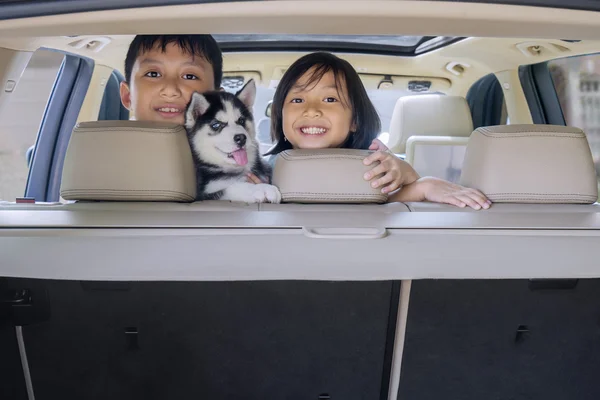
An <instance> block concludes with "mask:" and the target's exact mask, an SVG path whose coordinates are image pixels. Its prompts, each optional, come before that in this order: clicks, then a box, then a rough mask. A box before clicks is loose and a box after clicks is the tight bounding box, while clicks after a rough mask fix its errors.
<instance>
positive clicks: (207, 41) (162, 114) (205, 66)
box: [120, 35, 223, 125]
mask: <svg viewBox="0 0 600 400" xmlns="http://www.w3.org/2000/svg"><path fill="white" fill-rule="evenodd" d="M222 78H223V56H222V54H221V50H220V49H219V46H218V44H217V42H216V41H215V39H214V38H213V37H212V36H211V35H137V36H136V37H135V38H134V39H133V41H132V42H131V44H130V45H129V50H128V51H127V57H126V58H125V81H124V82H122V83H121V87H120V94H121V102H122V103H123V106H124V107H125V108H127V109H128V110H129V111H130V112H131V113H132V114H133V116H134V117H135V119H136V120H140V121H157V122H160V121H164V122H172V123H178V124H181V125H183V123H184V114H183V113H184V112H185V107H186V105H187V103H188V102H189V101H190V99H191V97H192V93H193V92H194V91H197V92H200V93H202V92H206V91H209V90H215V88H220V86H221V79H222Z"/></svg>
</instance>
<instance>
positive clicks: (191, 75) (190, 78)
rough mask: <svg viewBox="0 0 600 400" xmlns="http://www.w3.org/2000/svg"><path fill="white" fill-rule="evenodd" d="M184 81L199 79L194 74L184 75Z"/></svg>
mask: <svg viewBox="0 0 600 400" xmlns="http://www.w3.org/2000/svg"><path fill="white" fill-rule="evenodd" d="M183 79H189V80H196V79H198V77H197V76H196V75H194V74H185V75H183Z"/></svg>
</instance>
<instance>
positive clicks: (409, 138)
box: [388, 94, 473, 182]
mask: <svg viewBox="0 0 600 400" xmlns="http://www.w3.org/2000/svg"><path fill="white" fill-rule="evenodd" d="M472 130H473V121H472V119H471V111H470V109H469V106H468V104H467V101H466V100H465V99H464V98H463V97H460V96H445V95H440V94H426V95H415V96H405V97H401V98H400V99H398V101H397V102H396V106H395V108H394V112H393V114H392V120H391V123H390V140H389V143H388V144H389V147H390V149H391V150H392V151H394V153H399V154H406V161H407V162H409V163H410V164H412V166H413V167H414V168H415V170H416V171H417V172H418V173H419V174H420V175H421V176H435V177H438V178H442V179H446V180H449V181H451V182H457V181H458V179H459V176H460V170H461V166H462V157H463V155H464V146H465V145H466V143H467V141H468V137H469V135H470V134H471V132H472Z"/></svg>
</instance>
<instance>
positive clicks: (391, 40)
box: [213, 34, 423, 47]
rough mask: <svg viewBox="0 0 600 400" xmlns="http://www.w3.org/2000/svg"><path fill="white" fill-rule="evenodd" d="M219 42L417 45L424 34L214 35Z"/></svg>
mask: <svg viewBox="0 0 600 400" xmlns="http://www.w3.org/2000/svg"><path fill="white" fill-rule="evenodd" d="M213 36H214V37H215V39H216V40H217V41H218V42H223V43H227V42H242V41H250V42H276V41H279V42H281V41H287V42H299V41H307V40H308V41H312V42H349V43H369V44H380V45H388V46H405V47H406V46H411V47H412V46H415V45H417V44H419V42H420V41H421V39H423V36H389V35H379V36H363V35H258V34H257V35H213Z"/></svg>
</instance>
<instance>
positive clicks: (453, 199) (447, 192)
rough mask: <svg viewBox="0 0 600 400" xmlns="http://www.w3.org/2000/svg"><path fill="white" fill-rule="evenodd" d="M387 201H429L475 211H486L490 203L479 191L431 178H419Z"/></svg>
mask: <svg viewBox="0 0 600 400" xmlns="http://www.w3.org/2000/svg"><path fill="white" fill-rule="evenodd" d="M389 201H408V202H410V201H431V202H435V203H445V204H451V205H454V206H457V207H461V208H462V207H466V206H469V207H471V208H473V209H475V210H480V209H482V208H483V209H484V210H487V209H488V208H490V206H491V205H492V202H491V201H490V200H489V199H488V198H487V197H485V195H484V194H483V193H481V192H480V191H479V190H476V189H471V188H467V187H464V186H461V185H457V184H454V183H451V182H448V181H445V180H443V179H439V178H434V177H431V176H428V177H424V178H421V179H419V180H417V181H416V182H414V183H413V184H411V185H408V186H406V187H404V188H403V189H402V190H401V191H400V192H399V193H398V194H397V195H395V196H394V199H390V200H389Z"/></svg>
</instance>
